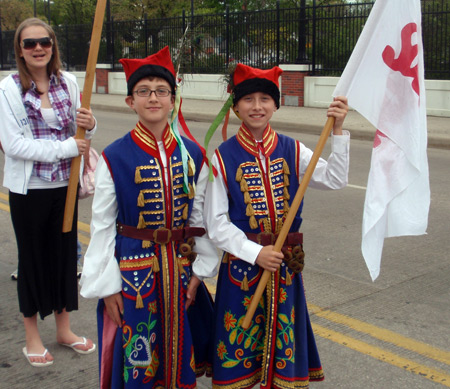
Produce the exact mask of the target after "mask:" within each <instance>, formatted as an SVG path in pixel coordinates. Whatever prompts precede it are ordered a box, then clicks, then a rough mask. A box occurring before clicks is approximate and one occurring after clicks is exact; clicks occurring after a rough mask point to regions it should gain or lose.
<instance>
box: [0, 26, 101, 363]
mask: <svg viewBox="0 0 450 389" xmlns="http://www.w3.org/2000/svg"><path fill="white" fill-rule="evenodd" d="M14 49H15V55H16V62H17V67H18V73H17V74H12V75H10V76H8V77H7V78H6V79H4V80H2V82H1V83H0V117H1V118H2V120H1V122H0V139H1V142H2V146H3V150H4V152H5V168H4V180H3V185H4V186H5V187H6V188H8V189H9V202H10V209H11V219H12V223H13V227H14V232H15V235H16V240H17V247H18V254H19V268H18V274H19V277H18V284H17V291H18V297H19V307H20V311H21V313H22V314H23V322H24V326H25V336H26V346H25V347H24V348H23V353H24V355H25V357H26V358H27V360H28V362H30V364H31V365H33V366H38V367H42V366H48V365H51V364H52V363H53V356H52V355H51V354H50V353H49V352H48V350H47V349H46V348H45V347H44V345H43V343H42V340H41V337H40V334H39V330H38V325H37V315H38V313H39V315H40V317H41V319H43V318H44V317H45V316H48V315H50V314H52V313H54V314H55V321H56V340H57V342H58V343H59V344H61V345H64V346H68V347H70V348H72V349H73V350H74V351H76V352H78V353H81V354H87V353H90V352H93V351H94V350H95V344H93V342H92V340H90V339H86V338H82V337H78V336H77V335H75V334H74V333H73V332H72V331H71V328H70V320H69V312H70V311H72V310H76V309H77V308H78V289H77V273H76V272H77V217H76V210H75V217H74V220H73V227H72V231H71V232H69V233H64V234H63V233H62V221H63V217H64V204H65V198H66V192H67V186H68V179H69V175H70V164H71V160H72V158H73V157H76V156H78V155H81V154H85V153H88V151H89V144H88V141H87V140H85V139H75V138H74V135H75V132H76V128H77V126H80V127H83V128H85V129H86V130H88V131H87V133H86V134H87V138H90V137H91V136H92V135H93V133H94V132H95V128H96V126H95V119H94V117H93V115H92V113H91V112H90V110H88V109H85V108H79V107H80V91H79V88H78V85H77V83H76V80H75V77H74V76H72V75H70V74H68V73H65V72H61V70H60V68H61V61H60V57H59V51H58V45H57V41H56V36H55V33H54V31H53V29H52V28H51V27H50V26H49V25H47V24H46V23H44V22H43V21H41V20H40V19H36V18H30V19H27V20H25V21H24V22H22V23H21V24H20V26H19V27H18V28H17V30H16V34H15V37H14Z"/></svg>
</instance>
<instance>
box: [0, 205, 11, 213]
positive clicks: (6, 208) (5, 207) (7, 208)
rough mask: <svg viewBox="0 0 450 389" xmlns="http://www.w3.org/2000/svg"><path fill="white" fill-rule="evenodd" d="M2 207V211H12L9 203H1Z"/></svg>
mask: <svg viewBox="0 0 450 389" xmlns="http://www.w3.org/2000/svg"><path fill="white" fill-rule="evenodd" d="M0 209H1V210H2V211H6V212H10V209H9V205H6V204H3V203H0Z"/></svg>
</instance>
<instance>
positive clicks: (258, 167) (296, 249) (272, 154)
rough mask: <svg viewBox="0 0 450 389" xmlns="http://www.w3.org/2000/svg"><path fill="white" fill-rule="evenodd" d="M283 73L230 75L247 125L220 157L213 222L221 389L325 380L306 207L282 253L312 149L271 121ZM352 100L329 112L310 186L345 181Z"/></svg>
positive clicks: (216, 375)
mask: <svg viewBox="0 0 450 389" xmlns="http://www.w3.org/2000/svg"><path fill="white" fill-rule="evenodd" d="M281 73H282V70H281V69H280V68H278V67H274V68H273V69H270V70H260V69H255V68H252V67H249V66H246V65H242V64H238V65H237V67H236V69H235V71H234V73H233V74H232V75H231V85H230V87H231V92H232V98H233V109H234V111H235V112H236V114H237V115H238V116H239V117H240V118H241V119H242V121H243V123H242V125H241V127H240V128H239V130H238V133H237V135H235V136H233V137H232V138H230V139H229V140H227V141H225V142H224V143H222V145H221V146H220V147H219V148H218V149H217V150H216V152H215V154H214V156H213V158H212V163H213V166H214V167H215V169H216V171H217V175H216V177H215V179H214V181H212V182H209V184H208V187H207V191H206V200H205V224H206V227H207V230H208V235H209V237H210V238H211V240H212V241H213V242H214V243H215V244H216V245H217V247H219V248H220V249H222V250H224V252H225V254H224V257H223V259H222V263H221V266H220V271H219V279H218V284H217V294H216V299H215V305H214V309H215V335H214V343H213V346H214V361H213V388H251V387H253V386H255V385H256V384H258V383H261V388H307V387H309V382H310V381H312V380H314V381H320V380H323V371H322V366H321V363H320V359H319V354H318V352H317V348H316V344H315V340H314V334H313V332H312V329H311V323H310V320H309V316H308V310H307V306H306V299H305V294H304V289H303V281H302V275H301V273H300V271H301V270H302V269H303V265H304V253H303V248H302V247H303V246H302V243H303V236H302V234H301V233H299V228H300V225H301V221H302V219H301V208H302V207H301V206H300V209H299V210H298V212H297V214H296V216H295V219H294V222H293V224H292V227H291V228H290V231H289V234H288V236H287V239H286V242H285V244H284V245H283V246H284V247H283V250H282V251H283V253H284V255H283V254H282V253H279V252H277V251H274V246H273V244H274V242H275V241H276V237H277V234H278V233H279V231H280V229H281V227H282V225H283V223H284V220H285V217H286V215H287V212H288V211H289V208H290V205H291V201H292V200H293V199H294V197H295V194H296V191H297V189H298V186H299V182H300V180H301V179H302V176H303V175H304V173H305V170H306V168H307V166H308V164H309V161H310V160H311V156H312V151H311V150H309V149H308V148H306V147H305V146H304V145H303V144H302V143H300V142H299V141H297V140H294V139H292V138H289V137H287V136H284V135H281V134H278V133H277V132H275V131H274V130H273V129H272V127H271V126H270V124H269V120H270V119H271V117H272V115H273V114H274V112H275V111H276V110H277V109H278V108H279V106H280V91H279V86H278V78H279V76H280V74H281ZM347 111H348V106H347V100H346V98H345V97H338V98H337V99H335V101H333V102H332V103H331V105H330V108H329V109H328V116H334V117H335V119H336V120H335V125H334V128H333V136H332V153H331V155H330V157H329V158H328V162H327V161H325V160H323V159H320V160H319V161H318V164H317V167H316V170H315V172H314V174H313V176H312V179H311V181H310V186H311V187H316V188H320V189H339V188H342V187H344V186H345V185H346V184H347V176H348V166H349V135H348V134H347V133H346V132H343V130H342V123H343V121H344V118H345V116H346V114H347ZM264 270H268V271H270V272H271V277H270V279H269V282H268V285H267V288H266V291H265V293H264V295H263V297H262V299H261V302H260V304H259V306H258V308H257V309H256V312H255V315H254V317H253V321H252V323H251V325H250V327H249V328H248V329H247V330H244V329H243V328H242V327H241V323H242V321H243V319H244V316H245V314H246V311H247V307H248V305H249V303H250V300H251V298H252V296H253V295H254V293H255V290H256V287H257V285H258V282H259V279H260V278H261V275H262V272H263V271H264Z"/></svg>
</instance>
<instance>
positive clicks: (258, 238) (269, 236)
mask: <svg viewBox="0 0 450 389" xmlns="http://www.w3.org/2000/svg"><path fill="white" fill-rule="evenodd" d="M245 235H247V238H248V239H250V240H251V241H253V242H256V243H258V244H260V245H261V246H269V245H273V244H275V242H276V240H277V238H278V234H273V233H271V232H260V233H259V234H254V233H251V232H247V233H246V234H245ZM298 244H303V234H302V233H301V232H289V233H288V234H287V237H286V240H285V241H284V243H283V246H295V245H298Z"/></svg>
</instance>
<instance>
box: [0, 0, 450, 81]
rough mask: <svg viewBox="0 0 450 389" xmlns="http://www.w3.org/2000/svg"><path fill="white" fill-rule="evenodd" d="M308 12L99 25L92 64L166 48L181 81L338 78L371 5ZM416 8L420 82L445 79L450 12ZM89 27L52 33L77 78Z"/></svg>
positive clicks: (437, 1) (6, 44) (4, 52)
mask: <svg viewBox="0 0 450 389" xmlns="http://www.w3.org/2000/svg"><path fill="white" fill-rule="evenodd" d="M317 3H320V2H319V1H317V2H316V1H314V2H313V5H310V6H304V7H298V8H280V7H279V6H278V7H277V8H276V9H272V10H262V11H247V12H244V11H241V12H229V11H228V10H227V11H226V12H224V13H223V14H215V15H192V16H191V15H186V14H184V13H183V15H182V16H180V17H176V18H166V19H143V20H133V21H115V20H114V19H112V20H110V21H107V22H105V26H104V28H103V36H102V40H101V44H100V52H99V57H98V62H99V63H107V64H112V66H113V68H114V69H116V70H121V66H120V64H119V63H118V59H119V58H123V57H128V58H143V57H146V56H147V55H150V54H152V53H154V52H156V51H157V50H159V49H161V48H162V47H164V46H166V45H168V46H169V47H170V48H171V50H172V56H173V58H174V59H175V62H176V64H177V65H178V64H179V65H180V68H181V72H182V73H226V72H227V68H228V65H229V64H230V63H233V62H242V63H245V64H248V65H251V66H257V67H261V68H269V67H272V66H274V65H278V64H283V63H286V64H299V63H300V64H310V65H311V70H312V73H313V74H318V75H332V76H339V75H340V74H341V72H342V70H343V69H344V67H345V65H346V63H347V61H348V58H349V57H350V54H351V52H352V50H353V47H354V46H355V44H356V41H357V39H358V37H359V34H360V33H361V31H362V29H363V27H364V23H365V21H366V19H367V17H368V15H369V13H370V11H371V9H372V6H373V3H372V2H365V3H347V4H335V5H320V4H317ZM448 3H449V2H448V1H446V0H422V15H423V16H422V18H423V20H422V30H423V41H424V56H425V76H426V78H428V79H450V9H449V6H448ZM91 28H92V26H91V25H64V26H55V27H54V29H55V32H56V34H57V36H58V40H59V46H60V50H61V55H62V59H63V62H64V66H65V68H66V69H67V70H84V68H85V64H86V62H87V56H88V51H89V40H90V35H91ZM13 35H14V32H13V31H4V32H2V34H1V41H0V47H1V53H0V58H1V63H0V66H1V69H8V68H11V67H14V51H13V42H12V41H13Z"/></svg>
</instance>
